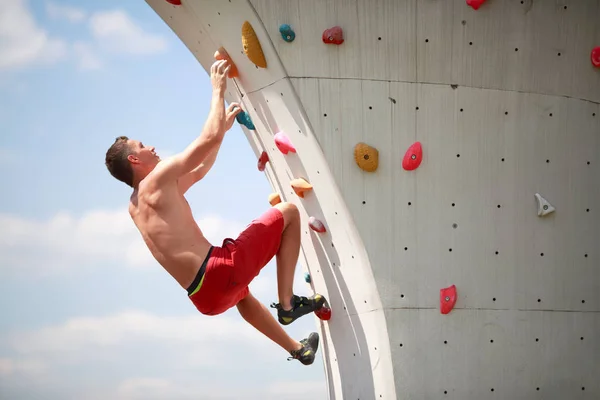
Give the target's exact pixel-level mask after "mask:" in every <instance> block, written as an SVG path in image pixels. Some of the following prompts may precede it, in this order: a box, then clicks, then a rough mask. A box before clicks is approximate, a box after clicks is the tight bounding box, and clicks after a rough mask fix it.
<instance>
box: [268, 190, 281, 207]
mask: <svg viewBox="0 0 600 400" xmlns="http://www.w3.org/2000/svg"><path fill="white" fill-rule="evenodd" d="M269 203H270V204H271V205H272V206H274V205H275V204H279V203H281V197H279V193H271V194H270V195H269Z"/></svg>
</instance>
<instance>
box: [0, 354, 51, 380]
mask: <svg viewBox="0 0 600 400" xmlns="http://www.w3.org/2000/svg"><path fill="white" fill-rule="evenodd" d="M45 371H46V366H45V365H44V363H43V362H42V361H40V360H38V359H24V358H19V359H15V360H12V359H10V358H0V376H6V377H10V375H13V374H18V373H24V374H27V375H39V374H41V373H42V372H45Z"/></svg>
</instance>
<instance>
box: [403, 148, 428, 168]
mask: <svg viewBox="0 0 600 400" xmlns="http://www.w3.org/2000/svg"><path fill="white" fill-rule="evenodd" d="M422 160H423V148H422V147H421V143H420V142H415V143H413V145H412V146H410V147H409V148H408V150H407V151H406V154H404V159H403V160H402V168H404V169H405V170H407V171H412V170H414V169H417V168H418V167H419V165H421V161H422Z"/></svg>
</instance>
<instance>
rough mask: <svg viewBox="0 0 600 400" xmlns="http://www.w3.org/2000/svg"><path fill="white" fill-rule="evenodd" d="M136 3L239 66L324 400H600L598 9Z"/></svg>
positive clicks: (208, 58)
mask: <svg viewBox="0 0 600 400" xmlns="http://www.w3.org/2000/svg"><path fill="white" fill-rule="evenodd" d="M147 2H148V4H149V5H150V6H151V7H152V8H153V9H154V10H155V11H156V13H157V14H158V15H159V16H160V17H161V18H162V19H163V20H164V21H165V22H166V23H167V24H168V25H169V26H170V27H171V29H173V31H174V33H175V34H176V35H178V36H179V38H180V39H181V40H182V41H183V43H185V45H186V46H187V47H188V48H189V49H190V51H191V52H192V53H193V54H194V56H195V57H196V58H197V59H198V61H199V62H200V63H201V64H202V66H203V67H204V68H205V69H206V70H208V69H209V68H210V65H211V64H212V63H213V62H214V60H215V56H216V57H217V58H220V57H230V58H231V59H232V60H233V62H234V63H235V65H236V68H237V74H236V76H235V77H233V78H232V81H231V83H230V85H229V93H228V94H227V100H228V101H230V102H231V101H240V102H241V103H242V105H243V108H244V109H245V110H246V111H247V114H244V115H242V116H241V117H240V119H239V121H238V122H239V123H240V124H242V126H243V129H244V132H245V134H246V136H247V138H248V142H249V144H250V145H251V146H252V148H253V150H254V152H255V153H256V156H257V165H256V168H257V169H258V170H259V171H260V172H261V173H263V174H264V175H265V177H266V179H268V180H269V182H270V183H271V185H272V187H273V195H272V196H270V197H269V198H268V199H265V202H266V204H267V205H268V203H267V202H270V203H271V204H276V203H277V202H278V201H290V202H293V203H295V204H297V205H298V206H299V208H300V210H301V215H302V220H303V226H304V230H303V237H302V251H301V257H300V264H301V265H302V267H303V268H304V270H305V272H307V274H309V277H310V279H309V281H310V282H309V283H307V285H309V286H310V288H311V290H314V291H317V292H319V293H322V294H324V295H325V296H326V297H327V299H328V301H329V305H330V307H331V310H332V312H331V315H330V316H321V319H320V318H315V321H316V323H317V324H318V326H319V328H320V331H321V334H322V335H323V347H322V349H323V358H324V362H325V372H326V378H327V382H328V387H329V398H330V399H360V400H370V399H461V400H464V399H494V398H502V399H537V398H539V399H567V398H568V399H597V398H600V381H599V380H598V376H600V362H598V360H599V359H600V339H598V332H599V331H600V298H599V297H598V296H597V293H598V292H599V291H600V250H599V249H600V209H598V208H599V207H600V206H599V205H600V186H599V182H600V181H599V180H598V177H599V176H600V47H599V46H600V24H599V22H598V21H600V0H586V1H581V0H571V1H568V0H562V1H561V0H552V1H550V0H549V1H536V2H533V1H532V0H523V1H519V0H488V1H481V0H479V1H477V0H445V1H441V0H439V1H437V0H427V1H422V0H335V1H322V0H302V1H300V0H278V1H275V0H228V1H225V0H187V1H186V0H181V2H179V1H177V0H147ZM219 48H221V51H220V53H218V54H215V52H216V51H217V50H218V49H219ZM226 53H227V54H226Z"/></svg>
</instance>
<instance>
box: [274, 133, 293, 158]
mask: <svg viewBox="0 0 600 400" xmlns="http://www.w3.org/2000/svg"><path fill="white" fill-rule="evenodd" d="M275 145H276V146H277V148H278V149H279V151H281V152H282V153H283V154H287V153H288V152H290V151H291V152H292V153H295V152H296V148H295V147H294V145H293V144H292V142H291V141H290V139H289V138H288V137H287V136H286V135H285V134H284V133H283V132H277V133H276V134H275Z"/></svg>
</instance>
